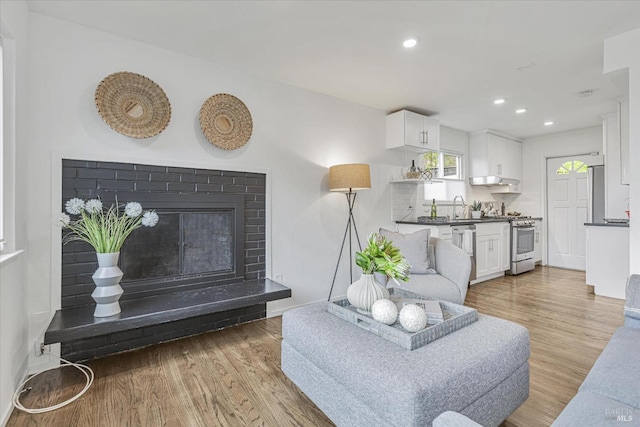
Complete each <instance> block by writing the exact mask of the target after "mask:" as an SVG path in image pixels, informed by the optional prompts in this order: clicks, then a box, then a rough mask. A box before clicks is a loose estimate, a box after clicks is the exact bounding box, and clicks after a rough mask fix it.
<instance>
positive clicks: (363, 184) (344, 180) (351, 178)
mask: <svg viewBox="0 0 640 427" xmlns="http://www.w3.org/2000/svg"><path fill="white" fill-rule="evenodd" d="M369 188H371V175H370V173H369V165H367V164H362V163H351V164H346V165H335V166H331V167H330V168H329V191H342V192H348V191H357V190H366V189H369Z"/></svg>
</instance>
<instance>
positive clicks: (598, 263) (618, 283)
mask: <svg viewBox="0 0 640 427" xmlns="http://www.w3.org/2000/svg"><path fill="white" fill-rule="evenodd" d="M625 225H626V224H625ZM584 228H585V230H586V231H585V232H586V252H587V256H586V258H587V259H586V270H587V271H586V281H587V285H591V286H593V292H594V293H595V294H596V295H602V296H605V297H611V298H618V299H624V298H625V287H626V283H627V278H628V277H629V227H628V226H620V227H618V226H611V225H608V226H607V225H585V227H584Z"/></svg>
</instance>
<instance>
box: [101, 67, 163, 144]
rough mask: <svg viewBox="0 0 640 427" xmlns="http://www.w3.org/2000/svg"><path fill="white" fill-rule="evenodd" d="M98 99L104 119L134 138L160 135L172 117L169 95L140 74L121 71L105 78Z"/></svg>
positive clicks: (122, 132)
mask: <svg viewBox="0 0 640 427" xmlns="http://www.w3.org/2000/svg"><path fill="white" fill-rule="evenodd" d="M95 98H96V108H97V109H98V113H100V116H101V117H102V119H103V120H104V121H105V122H106V123H107V124H108V125H109V126H110V127H111V128H112V129H113V130H115V131H116V132H119V133H121V134H123V135H127V136H130V137H132V138H149V137H151V136H155V135H158V134H159V133H160V132H162V131H163V130H164V129H165V128H166V127H167V125H168V124H169V120H171V104H169V99H168V98H167V95H165V93H164V91H163V90H162V88H161V87H160V86H158V85H157V84H156V83H155V82H154V81H153V80H151V79H149V78H147V77H145V76H141V75H140V74H135V73H130V72H127V71H122V72H119V73H114V74H111V75H109V76H107V77H105V78H104V79H103V80H102V81H101V82H100V84H99V85H98V87H97V88H96V93H95Z"/></svg>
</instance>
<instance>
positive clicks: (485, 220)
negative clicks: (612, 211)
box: [396, 217, 607, 227]
mask: <svg viewBox="0 0 640 427" xmlns="http://www.w3.org/2000/svg"><path fill="white" fill-rule="evenodd" d="M512 219H513V218H505V217H493V218H482V219H456V220H447V221H433V222H418V221H396V224H418V225H432V226H434V227H437V226H441V225H471V224H483V223H489V222H511V221H512ZM523 219H530V220H534V221H542V218H523ZM602 225H607V224H602Z"/></svg>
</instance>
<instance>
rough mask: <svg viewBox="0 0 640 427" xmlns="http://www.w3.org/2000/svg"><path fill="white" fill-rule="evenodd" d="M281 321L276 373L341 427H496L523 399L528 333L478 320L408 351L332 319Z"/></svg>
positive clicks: (313, 310) (322, 313) (315, 311)
mask: <svg viewBox="0 0 640 427" xmlns="http://www.w3.org/2000/svg"><path fill="white" fill-rule="evenodd" d="M326 305H327V303H321V304H315V305H311V306H307V307H301V308H297V309H293V310H289V311H287V312H286V313H285V314H284V315H283V317H282V337H283V341H282V371H283V372H284V373H285V374H286V375H287V376H288V377H289V378H290V379H291V380H292V381H293V382H294V383H295V384H296V385H297V386H298V387H300V389H301V390H302V391H303V392H304V393H305V394H306V395H307V396H309V398H310V399H311V400H312V401H313V402H314V403H315V404H316V405H317V406H318V407H319V408H320V409H321V410H322V411H323V412H324V413H325V414H326V415H327V416H328V417H329V418H330V419H331V420H332V421H333V422H335V423H336V424H337V425H339V426H350V427H351V426H363V427H364V426H366V427H371V426H430V425H431V422H432V421H433V419H434V418H436V417H437V416H438V415H439V414H441V413H442V412H444V411H456V412H460V413H462V414H464V415H466V416H467V417H469V418H471V419H472V420H474V421H476V422H478V423H480V424H482V425H483V426H497V425H499V424H500V423H501V422H502V421H504V420H505V419H506V418H507V417H508V416H509V414H511V413H512V412H513V411H515V410H516V409H517V408H518V407H519V406H520V405H521V404H522V403H523V402H524V401H525V400H526V399H527V397H528V396H529V362H528V359H529V333H528V331H527V329H525V328H524V327H522V326H520V325H517V324H515V323H512V322H508V321H506V320H502V319H497V318H495V317H490V316H483V315H480V317H479V319H478V321H477V322H474V323H473V324H471V325H469V326H466V327H464V328H462V329H460V330H458V331H456V332H454V333H452V334H449V335H447V336H445V337H443V338H440V339H438V340H436V341H433V342H431V343H429V344H427V345H426V346H423V347H421V348H419V349H416V350H413V351H409V350H405V349H403V348H402V347H400V346H398V345H396V344H393V343H391V342H388V341H386V340H384V339H382V338H380V337H377V336H375V335H373V334H371V333H370V332H367V331H365V330H363V329H361V328H359V327H358V326H356V325H353V324H350V323H348V322H346V321H344V320H342V319H339V318H338V317H336V316H334V315H332V314H330V313H328V312H327V310H326Z"/></svg>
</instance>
